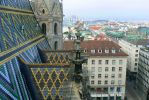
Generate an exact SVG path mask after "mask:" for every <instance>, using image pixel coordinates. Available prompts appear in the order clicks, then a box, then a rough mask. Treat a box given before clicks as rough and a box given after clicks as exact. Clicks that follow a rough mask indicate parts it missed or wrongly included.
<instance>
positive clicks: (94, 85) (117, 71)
mask: <svg viewBox="0 0 149 100" xmlns="http://www.w3.org/2000/svg"><path fill="white" fill-rule="evenodd" d="M126 62H127V57H126V56H125V57H112V56H111V57H109V56H108V57H100V56H98V57H94V56H90V57H89V58H88V63H87V67H88V72H89V81H90V82H89V85H90V89H91V91H90V94H91V97H92V98H94V99H95V100H96V99H97V100H102V99H104V100H109V98H110V100H116V97H118V98H121V100H123V99H124V97H125V82H126Z"/></svg>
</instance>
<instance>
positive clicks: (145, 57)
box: [136, 48, 149, 100]
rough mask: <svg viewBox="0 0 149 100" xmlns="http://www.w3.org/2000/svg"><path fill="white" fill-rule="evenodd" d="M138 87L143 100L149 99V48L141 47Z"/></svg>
mask: <svg viewBox="0 0 149 100" xmlns="http://www.w3.org/2000/svg"><path fill="white" fill-rule="evenodd" d="M139 56H140V57H139V64H138V74H137V81H136V83H137V89H138V92H139V94H140V97H141V98H142V100H149V48H142V49H140V53H139Z"/></svg>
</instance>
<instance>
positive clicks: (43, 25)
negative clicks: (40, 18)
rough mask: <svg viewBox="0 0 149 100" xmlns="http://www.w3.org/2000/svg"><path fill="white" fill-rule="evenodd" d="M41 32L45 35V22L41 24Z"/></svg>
mask: <svg viewBox="0 0 149 100" xmlns="http://www.w3.org/2000/svg"><path fill="white" fill-rule="evenodd" d="M42 33H43V34H45V35H46V24H45V23H43V24H42Z"/></svg>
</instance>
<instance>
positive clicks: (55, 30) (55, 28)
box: [54, 23, 58, 35]
mask: <svg viewBox="0 0 149 100" xmlns="http://www.w3.org/2000/svg"><path fill="white" fill-rule="evenodd" d="M57 30H58V28H57V23H55V24H54V34H55V35H57Z"/></svg>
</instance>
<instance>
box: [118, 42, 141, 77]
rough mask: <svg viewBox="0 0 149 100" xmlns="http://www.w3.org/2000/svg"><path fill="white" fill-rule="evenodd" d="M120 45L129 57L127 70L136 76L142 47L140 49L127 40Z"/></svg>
mask: <svg viewBox="0 0 149 100" xmlns="http://www.w3.org/2000/svg"><path fill="white" fill-rule="evenodd" d="M119 45H120V46H121V47H122V50H123V51H124V52H125V53H127V54H128V55H129V56H128V60H127V62H128V63H127V69H128V70H129V71H130V72H131V73H135V74H136V73H137V72H138V61H139V60H138V59H139V51H140V47H142V46H139V47H138V46H137V45H135V44H132V43H129V42H127V41H125V40H120V41H119Z"/></svg>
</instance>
